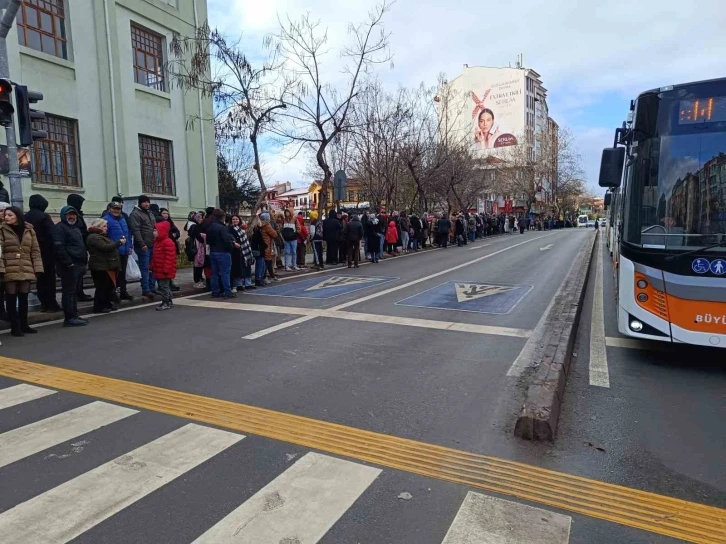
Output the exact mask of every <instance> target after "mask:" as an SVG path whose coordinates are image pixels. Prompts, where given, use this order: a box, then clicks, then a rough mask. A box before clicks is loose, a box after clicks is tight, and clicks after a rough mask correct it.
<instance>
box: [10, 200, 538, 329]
mask: <svg viewBox="0 0 726 544" xmlns="http://www.w3.org/2000/svg"><path fill="white" fill-rule="evenodd" d="M83 202H84V199H83V197H81V196H80V195H75V194H73V195H69V196H68V199H67V205H66V206H64V207H63V208H62V209H61V211H60V221H59V222H58V223H54V222H53V220H52V219H51V217H50V216H49V215H48V214H47V213H46V211H45V210H46V209H47V207H48V202H47V200H46V199H45V198H43V197H42V196H41V195H32V196H31V197H30V200H29V204H30V209H29V211H28V212H27V213H26V214H23V213H22V211H21V210H19V209H17V208H13V207H10V206H9V204H7V203H4V202H0V246H1V249H2V253H1V254H0V255H1V256H0V301H1V302H2V304H1V305H0V306H2V307H1V308H0V319H3V318H4V319H6V320H8V321H10V324H11V333H12V334H13V335H14V336H23V335H25V334H33V333H35V332H36V331H35V330H33V329H32V328H31V327H30V326H29V324H28V294H29V292H30V286H31V282H33V281H34V282H35V283H36V289H37V294H38V299H39V301H40V305H41V308H40V310H41V311H42V312H56V311H59V310H62V311H63V314H64V323H63V324H64V326H67V327H80V326H85V325H87V324H88V320H86V319H84V318H82V317H81V316H80V315H79V312H78V302H79V301H88V300H93V312H94V313H109V312H113V311H115V310H117V309H118V308H119V306H120V304H121V301H124V300H126V301H130V300H133V296H131V295H130V294H129V292H128V282H129V277H127V276H128V274H129V273H131V274H133V275H134V278H132V279H133V280H136V279H138V281H139V282H140V284H141V291H142V297H144V298H145V299H146V300H154V298H155V297H160V299H161V303H160V305H159V306H158V307H157V310H158V311H166V310H169V309H171V308H173V306H174V302H173V292H174V291H178V290H179V289H180V287H179V286H178V285H176V284H175V282H174V279H175V277H176V273H177V257H178V256H179V255H180V253H181V252H182V251H183V253H184V254H185V255H186V258H187V260H188V261H189V263H190V264H191V265H192V266H193V279H194V283H193V286H194V287H195V288H197V289H208V290H209V291H211V295H212V297H215V298H234V297H236V296H237V293H238V292H241V291H245V290H252V289H257V288H261V287H265V286H267V285H269V284H270V283H271V282H277V281H279V278H278V275H277V271H279V270H285V271H295V270H300V269H303V268H306V267H307V265H306V255H307V253H308V249H311V253H312V256H313V266H314V267H315V268H317V269H324V268H325V266H326V265H328V266H330V265H338V264H343V263H346V264H347V266H348V267H349V268H351V267H354V268H357V267H358V266H359V263H360V259H361V256H363V257H364V258H366V259H369V260H370V261H371V262H372V263H378V262H380V260H381V259H384V258H387V257H390V256H397V255H400V254H401V253H408V252H417V251H420V250H421V249H424V248H426V247H427V245H433V246H438V247H443V248H446V247H448V245H449V244H450V243H456V244H457V245H458V246H462V245H466V244H467V243H470V242H473V241H475V240H476V239H477V238H482V237H486V236H491V235H494V234H504V233H510V234H511V233H514V232H516V231H517V230H518V231H519V232H520V233H523V232H524V231H525V230H530V229H541V228H542V227H543V224H542V223H540V222H538V221H534V220H532V219H529V218H526V217H519V218H516V217H514V216H513V215H505V214H499V215H493V214H470V213H468V212H462V213H459V214H455V215H448V214H441V213H437V214H431V213H424V214H422V215H421V216H419V215H418V214H416V213H411V214H410V215H409V214H408V213H407V212H406V211H401V212H398V211H393V212H391V213H390V214H389V213H387V212H386V210H385V208H381V209H379V210H377V212H375V213H372V212H369V211H365V212H363V213H362V214H361V215H358V214H350V215H349V214H348V213H345V212H340V211H336V210H330V211H329V212H328V213H327V216H326V217H325V218H324V219H323V218H320V217H318V215H317V212H315V211H313V212H310V220H309V223H308V222H306V221H305V219H304V217H303V213H302V212H300V213H298V214H297V215H295V213H294V212H293V211H292V210H290V209H287V210H284V211H283V212H281V213H275V214H272V213H271V212H270V210H268V209H266V208H263V209H262V210H261V211H260V213H259V214H257V215H256V216H255V217H254V218H252V220H251V221H250V223H249V225H247V224H245V222H244V221H243V219H242V217H240V216H239V215H230V214H226V213H225V212H224V211H223V210H221V209H215V208H207V209H206V210H204V211H192V212H190V213H189V216H188V217H187V221H186V224H185V225H184V227H183V229H184V231H185V232H186V233H187V236H186V240H185V244H184V246H183V249H182V247H181V244H180V243H179V240H180V239H181V231H180V230H179V228H178V227H177V226H176V224H175V223H174V221H173V220H172V218H171V217H170V215H169V211H168V210H166V209H163V208H161V209H160V208H159V207H158V206H157V205H155V204H152V203H151V200H150V198H149V197H148V196H146V195H141V196H140V197H139V198H138V201H137V203H136V206H134V208H133V210H132V211H131V213H130V214H127V213H125V212H124V210H123V207H124V206H123V205H124V202H123V199H122V197H120V196H117V197H114V198H113V199H112V201H111V202H110V203H109V204H108V205H107V206H106V210H105V211H104V212H103V213H102V214H101V217H98V218H93V219H92V220H90V224H87V222H86V218H85V216H84V214H83V211H82V206H83ZM548 226H549V225H548V224H547V223H546V222H545V223H544V228H547V227H548ZM131 261H133V262H131ZM87 269H88V270H90V273H91V277H92V279H93V284H94V288H95V293H94V296H93V297H90V296H88V295H86V294H85V293H84V292H83V278H84V275H85V273H86V270H87ZM56 275H57V276H58V277H59V278H60V283H61V305H60V306H59V305H58V302H57V299H56Z"/></svg>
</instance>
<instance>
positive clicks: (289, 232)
mask: <svg viewBox="0 0 726 544" xmlns="http://www.w3.org/2000/svg"><path fill="white" fill-rule="evenodd" d="M299 236H300V223H298V222H297V219H295V216H294V215H293V213H292V210H291V209H290V208H287V209H286V210H285V215H284V218H283V223H282V239H283V240H284V241H285V270H286V271H287V272H289V271H290V270H300V269H299V268H298V266H297V241H298V237H299Z"/></svg>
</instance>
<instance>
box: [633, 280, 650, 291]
mask: <svg viewBox="0 0 726 544" xmlns="http://www.w3.org/2000/svg"><path fill="white" fill-rule="evenodd" d="M636 285H637V286H638V289H645V288H646V287H648V282H647V281H645V280H638V282H637V283H636Z"/></svg>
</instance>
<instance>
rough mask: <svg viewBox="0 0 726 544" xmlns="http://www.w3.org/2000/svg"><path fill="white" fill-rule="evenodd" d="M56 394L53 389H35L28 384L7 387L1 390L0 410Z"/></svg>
mask: <svg viewBox="0 0 726 544" xmlns="http://www.w3.org/2000/svg"><path fill="white" fill-rule="evenodd" d="M54 393H56V392H55V391H53V390H51V389H44V388H43V387H35V386H34V385H28V384H27V383H21V384H20V385H13V386H12V387H6V388H5V389H0V410H2V409H3V408H10V407H11V406H17V405H18V404H23V403H24V402H29V401H31V400H36V399H42V398H43V397H47V396H48V395H53V394H54Z"/></svg>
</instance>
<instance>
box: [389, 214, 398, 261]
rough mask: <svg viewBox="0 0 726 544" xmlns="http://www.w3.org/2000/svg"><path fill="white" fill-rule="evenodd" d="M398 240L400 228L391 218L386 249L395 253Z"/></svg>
mask: <svg viewBox="0 0 726 544" xmlns="http://www.w3.org/2000/svg"><path fill="white" fill-rule="evenodd" d="M397 240H398V229H397V228H396V222H395V221H393V220H391V221H389V222H388V228H387V229H386V251H387V252H388V253H390V254H391V255H393V254H394V253H395V252H396V241H397Z"/></svg>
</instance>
